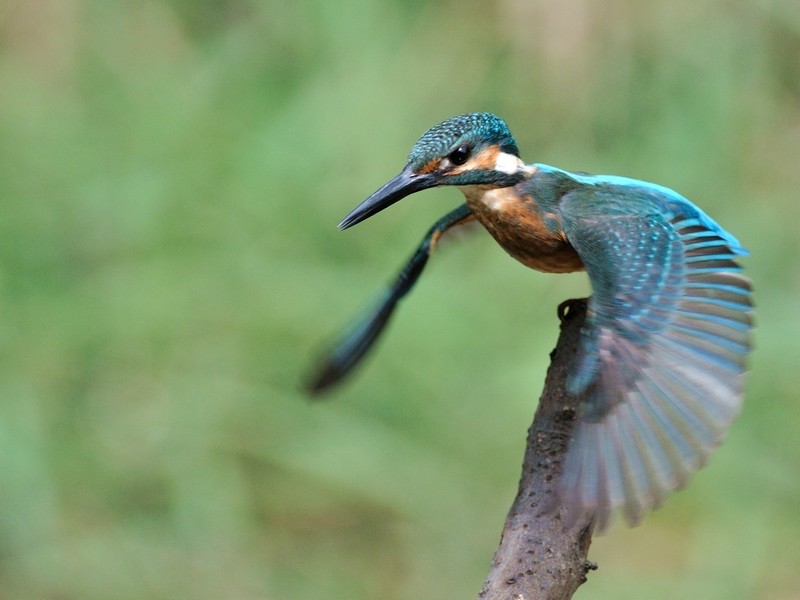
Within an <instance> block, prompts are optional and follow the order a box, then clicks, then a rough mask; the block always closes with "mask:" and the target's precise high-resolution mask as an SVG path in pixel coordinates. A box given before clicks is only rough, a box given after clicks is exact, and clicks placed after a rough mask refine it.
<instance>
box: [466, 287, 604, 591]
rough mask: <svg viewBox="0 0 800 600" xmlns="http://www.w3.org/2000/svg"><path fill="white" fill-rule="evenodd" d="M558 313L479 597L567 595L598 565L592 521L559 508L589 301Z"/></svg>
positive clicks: (561, 308) (567, 304) (568, 305)
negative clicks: (572, 378) (568, 519)
mask: <svg viewBox="0 0 800 600" xmlns="http://www.w3.org/2000/svg"><path fill="white" fill-rule="evenodd" d="M558 312H559V317H560V319H561V334H560V335H559V338H558V343H557V345H556V349H555V350H554V351H553V352H552V353H551V354H550V359H551V363H550V368H549V369H548V371H547V378H546V380H545V386H544V391H543V392H542V397H541V399H540V400H539V406H538V408H537V409H536V415H535V417H534V419H533V424H532V425H531V427H530V429H529V430H528V443H527V447H526V449H525V460H524V462H523V466H522V478H521V479H520V482H519V491H518V492H517V497H516V499H515V500H514V504H513V505H512V506H511V510H510V511H509V513H508V516H507V517H506V523H505V527H504V528H503V535H502V538H501V540H500V546H499V547H498V549H497V552H495V555H494V560H493V561H492V567H491V570H490V571H489V575H488V577H487V579H486V582H485V583H484V585H483V589H482V590H481V592H480V594H478V599H479V600H567V599H569V598H572V595H573V594H574V593H575V590H577V589H578V586H580V585H581V584H582V583H583V582H584V581H586V574H587V573H588V572H589V571H590V570H592V569H596V568H597V566H596V565H595V564H593V563H591V562H589V561H588V560H587V558H586V556H587V553H588V552H589V545H590V544H591V541H592V527H591V526H590V525H589V524H576V526H575V527H573V528H572V529H567V528H565V527H564V525H563V524H562V520H561V514H560V511H559V510H558V507H555V506H552V499H553V498H554V497H555V483H556V482H557V481H558V478H559V477H560V474H561V464H562V462H563V459H564V455H565V452H566V450H567V445H568V442H569V440H570V437H571V433H572V428H573V426H574V422H575V414H576V410H577V404H578V399H576V398H573V397H570V396H569V395H568V394H567V393H566V392H565V391H564V382H565V379H566V375H567V369H568V368H569V366H570V365H571V364H572V358H573V357H574V355H575V352H576V350H577V347H578V342H579V340H580V329H581V326H582V325H583V321H584V318H585V316H586V301H585V300H568V301H567V302H564V303H563V304H561V306H559V310H558Z"/></svg>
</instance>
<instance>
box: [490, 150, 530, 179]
mask: <svg viewBox="0 0 800 600" xmlns="http://www.w3.org/2000/svg"><path fill="white" fill-rule="evenodd" d="M523 164H524V163H523V162H522V160H520V158H519V157H518V156H514V155H513V154H508V153H507V152H501V153H500V154H498V155H497V158H496V159H495V163H494V170H495V171H500V172H501V173H508V174H509V175H512V174H513V173H516V172H517V171H519V168H520V167H521V166H523Z"/></svg>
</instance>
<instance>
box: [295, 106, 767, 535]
mask: <svg viewBox="0 0 800 600" xmlns="http://www.w3.org/2000/svg"><path fill="white" fill-rule="evenodd" d="M438 186H456V187H458V188H459V189H460V190H461V192H462V193H463V194H464V198H465V202H464V204H462V205H460V206H459V207H457V208H456V209H454V210H452V211H451V212H449V213H447V214H446V215H444V216H443V217H442V218H441V219H439V220H438V221H437V222H436V223H435V224H434V225H433V226H432V227H431V228H430V230H429V231H428V232H427V233H426V234H425V236H424V237H423V239H422V242H421V243H420V244H419V246H418V247H417V248H416V251H415V252H414V253H413V254H412V256H411V258H410V260H408V262H407V263H406V264H405V265H404V267H403V268H402V269H401V270H400V272H399V273H398V275H397V277H396V278H395V280H394V281H393V282H392V283H391V284H390V285H389V286H388V288H387V289H386V291H385V292H384V293H383V294H382V295H381V296H380V298H379V301H378V302H377V304H376V305H375V307H374V308H373V309H372V310H371V311H369V312H368V313H367V314H365V315H364V317H363V318H362V319H360V320H358V321H357V322H356V323H355V324H354V325H353V326H352V327H351V328H350V329H348V330H346V331H345V333H344V335H342V336H341V338H339V340H338V342H337V343H336V344H335V345H334V347H333V349H332V351H331V352H330V353H329V354H328V355H327V357H326V358H325V359H324V360H323V361H322V363H321V366H320V368H319V369H318V371H317V372H316V375H315V377H314V378H313V379H312V380H311V381H310V383H309V390H310V391H311V392H313V393H319V392H322V391H324V390H326V389H328V388H329V387H330V386H332V385H334V384H336V383H338V382H339V381H341V380H342V379H343V378H344V377H345V376H346V375H347V374H348V373H349V372H350V371H351V370H352V369H353V367H355V366H356V365H357V364H358V363H359V361H360V360H361V359H362V358H363V357H364V355H365V354H366V353H367V352H368V350H369V349H370V348H371V347H372V346H373V344H374V343H375V341H376V339H377V338H378V337H379V335H380V334H381V332H382V331H383V330H384V328H385V326H386V324H387V323H388V321H389V319H390V317H391V315H392V313H393V312H394V310H395V308H396V306H397V304H398V302H399V301H400V300H401V299H402V298H403V297H404V296H405V295H406V294H408V292H409V291H410V290H411V289H412V287H413V286H414V284H415V283H416V281H417V280H418V278H419V277H420V275H421V273H422V271H423V269H424V267H425V264H426V263H427V261H428V258H429V256H430V254H431V252H432V251H433V250H434V249H435V248H436V246H437V244H438V242H439V240H440V239H441V238H442V236H443V235H444V234H445V233H447V232H450V231H452V230H455V229H457V228H460V227H463V226H464V225H466V224H468V223H470V222H474V221H478V222H479V223H480V224H481V225H483V227H484V228H485V229H486V230H487V231H488V232H489V234H490V235H491V236H492V237H493V238H494V239H495V241H496V242H497V243H498V244H499V245H500V246H501V247H502V248H503V249H504V250H505V251H506V252H507V253H508V254H509V255H511V256H512V257H513V258H515V259H517V260H518V261H520V262H521V263H522V264H524V265H526V266H528V267H530V268H532V269H535V270H537V271H544V272H546V273H569V272H573V271H586V273H587V274H588V276H589V281H590V284H591V288H592V295H591V297H590V298H589V301H588V306H587V313H586V319H585V322H584V324H583V326H582V329H581V334H580V342H579V346H578V350H577V353H576V356H575V359H574V362H573V364H572V365H571V367H570V369H569V371H568V377H567V380H566V390H567V392H568V393H569V394H571V395H573V396H574V397H576V398H577V399H579V403H578V410H577V413H576V416H575V419H576V422H575V427H574V429H573V435H572V439H571V440H570V441H569V444H568V447H567V450H566V456H565V460H564V463H563V472H562V475H561V479H560V481H559V482H558V484H557V486H556V487H557V499H556V504H557V506H559V507H560V508H561V509H563V511H564V515H565V520H566V521H567V522H568V523H572V524H575V523H578V522H581V523H592V524H593V525H594V526H595V528H596V530H602V529H604V528H605V527H606V525H607V524H608V523H609V520H610V518H611V517H612V516H613V515H615V514H617V513H621V514H622V515H623V517H624V518H625V520H626V521H627V522H628V523H629V524H630V525H636V524H638V523H639V522H640V520H641V519H642V517H643V516H644V515H645V514H646V513H647V512H648V511H649V510H651V509H654V508H657V507H658V506H660V505H661V504H662V502H663V501H664V499H665V498H666V496H667V495H668V494H669V493H670V492H672V491H673V490H675V489H678V488H681V487H682V486H684V485H685V484H686V482H687V480H688V478H689V476H690V475H691V474H692V473H693V472H694V471H696V470H697V469H699V468H700V467H702V466H703V464H704V463H705V462H706V460H707V458H708V455H709V453H710V452H711V451H712V450H713V449H714V448H715V447H717V446H718V445H719V444H720V443H721V441H722V439H723V437H724V435H725V433H726V431H727V429H728V428H729V426H730V425H731V423H732V422H733V420H734V419H735V418H736V416H737V415H738V413H739V411H740V408H741V404H742V397H743V385H744V376H745V372H746V359H747V356H748V354H749V353H750V351H751V337H752V313H753V304H752V301H751V292H752V288H751V284H750V281H749V280H748V279H747V278H746V277H745V276H744V275H743V274H742V268H741V266H740V265H739V264H738V263H737V261H736V259H737V257H740V256H746V255H747V251H746V250H745V249H744V248H743V247H742V246H741V244H740V243H739V242H738V241H737V239H736V238H735V237H734V236H733V235H731V234H730V233H728V232H727V231H725V230H724V229H722V227H720V226H719V225H718V224H717V223H716V222H715V221H714V220H712V219H711V217H709V216H708V215H707V214H706V213H704V212H703V211H702V210H701V209H700V208H698V207H697V206H695V205H694V204H693V203H692V202H690V201H689V200H687V199H686V198H684V197H683V196H681V195H680V194H678V193H677V192H675V191H673V190H671V189H669V188H667V187H663V186H661V185H656V184H653V183H648V182H645V181H639V180H636V179H629V178H627V177H620V176H614V175H587V174H584V173H573V172H569V171H565V170H563V169H558V168H556V167H551V166H548V165H545V164H538V163H535V164H526V163H524V162H523V161H522V160H521V159H520V153H519V150H518V148H517V144H516V142H515V141H514V138H513V137H512V135H511V133H510V131H509V129H508V126H507V125H506V123H505V122H504V121H503V120H502V119H501V118H499V117H498V116H496V115H494V114H490V113H485V112H481V113H470V114H465V115H459V116H456V117H453V118H451V119H448V120H447V121H444V122H443V123H440V124H438V125H436V126H434V127H432V128H430V129H429V130H427V131H426V132H425V133H424V134H422V136H421V137H420V138H419V140H418V141H417V142H416V143H415V144H414V146H413V148H412V150H411V153H410V154H409V157H408V160H407V162H406V165H405V167H404V168H403V170H402V171H400V173H399V174H398V175H397V176H396V177H394V178H393V179H392V180H390V181H389V182H388V183H386V184H385V185H384V186H383V187H381V188H380V189H378V190H377V191H376V192H375V193H374V194H372V195H371V196H369V197H368V198H367V199H366V200H364V201H363V202H362V203H361V204H359V205H358V206H357V207H356V208H355V209H353V210H352V211H351V212H350V213H349V214H348V215H347V216H346V217H345V218H344V219H343V220H342V221H341V223H340V224H339V228H340V229H342V230H344V229H347V228H349V227H352V226H353V225H356V224H357V223H360V222H361V221H363V220H365V219H367V218H369V217H371V216H373V215H375V214H377V213H378V212H380V211H382V210H383V209H385V208H387V207H388V206H390V205H392V204H394V203H395V202H397V201H399V200H401V199H403V198H405V197H406V196H409V195H410V194H413V193H415V192H419V191H422V190H425V189H428V188H433V187H438Z"/></svg>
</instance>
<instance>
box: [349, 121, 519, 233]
mask: <svg viewBox="0 0 800 600" xmlns="http://www.w3.org/2000/svg"><path fill="white" fill-rule="evenodd" d="M523 166H524V165H523V163H522V161H521V160H520V158H519V150H518V149H517V144H516V142H515V141H514V138H513V137H511V132H510V131H509V130H508V126H507V125H506V123H505V121H503V120H502V119H501V118H500V117H498V116H496V115H493V114H490V113H470V114H467V115H459V116H457V117H453V118H452V119H448V120H447V121H445V122H444V123H440V124H439V125H436V126H434V127H431V128H430V129H429V130H428V131H426V132H425V133H423V134H422V137H420V138H419V140H417V143H416V144H414V147H413V148H412V149H411V154H409V156H408V162H407V163H406V166H405V167H404V168H403V170H402V171H400V173H399V174H398V175H397V176H396V177H395V178H394V179H392V180H391V181H389V182H388V183H387V184H386V185H384V186H383V187H382V188H380V189H379V190H378V191H376V192H375V193H374V194H372V195H371V196H370V197H369V198H367V199H366V200H364V201H363V202H362V203H361V204H359V205H358V206H357V207H356V208H354V209H353V210H352V211H351V212H350V214H348V215H347V216H346V217H345V218H344V219H342V222H341V223H339V228H340V229H347V228H348V227H352V226H353V225H355V224H356V223H360V222H361V221H363V220H365V219H367V218H369V217H371V216H372V215H374V214H376V213H378V212H380V211H381V210H383V209H384V208H386V207H387V206H391V205H392V204H394V203H395V202H397V201H398V200H401V199H403V198H405V197H406V196H408V195H410V194H413V193H414V192H418V191H420V190H424V189H427V188H432V187H437V186H440V185H456V186H471V185H487V186H491V187H508V186H512V185H516V184H517V183H519V182H520V181H521V180H522V179H523V178H524V173H523V170H522V167H523Z"/></svg>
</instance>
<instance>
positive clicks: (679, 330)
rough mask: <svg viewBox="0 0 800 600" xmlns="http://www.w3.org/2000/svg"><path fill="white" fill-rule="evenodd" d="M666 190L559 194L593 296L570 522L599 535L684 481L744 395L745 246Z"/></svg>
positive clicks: (568, 495)
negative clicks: (613, 519)
mask: <svg viewBox="0 0 800 600" xmlns="http://www.w3.org/2000/svg"><path fill="white" fill-rule="evenodd" d="M659 194H660V192H657V191H653V190H651V189H646V188H642V189H638V188H634V187H629V186H624V187H623V186H619V187H618V186H609V187H605V189H603V190H600V189H591V188H588V189H587V188H582V189H581V190H576V191H574V192H570V193H569V194H567V195H566V196H565V197H564V198H563V199H562V205H561V209H562V218H563V227H564V231H565V232H566V234H567V237H568V239H569V241H570V243H571V244H572V245H573V246H574V247H575V249H576V251H577V252H578V254H579V255H580V257H581V259H582V260H583V262H584V264H585V265H586V270H587V272H588V274H589V278H590V280H591V284H592V291H593V295H592V297H591V299H590V301H589V310H588V313H587V320H586V324H585V325H584V330H583V332H582V335H583V340H582V342H581V347H580V349H579V353H578V356H577V363H576V365H575V367H574V368H573V370H572V372H571V374H570V378H569V379H568V381H567V388H568V391H569V392H570V393H572V394H575V395H578V394H583V400H582V404H581V412H580V415H579V419H578V423H576V428H575V433H574V437H573V440H572V442H571V446H570V448H569V450H568V453H567V457H566V462H565V465H564V471H563V476H562V481H561V484H560V494H559V501H560V502H561V503H562V504H563V505H565V506H566V507H567V509H568V510H567V519H568V520H569V521H571V522H576V521H577V520H579V519H580V520H583V519H584V518H594V521H595V524H596V526H597V528H598V529H600V530H602V529H603V528H605V526H606V525H607V523H608V520H609V517H610V516H611V515H612V513H614V512H616V511H617V510H618V509H621V511H622V512H623V514H624V515H625V517H626V519H627V520H628V522H629V523H631V524H636V523H638V521H639V520H640V519H641V517H642V515H643V514H644V513H645V512H646V511H648V510H649V509H651V508H654V507H657V506H659V505H660V504H661V502H662V501H663V500H664V498H665V497H666V496H667V494H669V492H670V491H672V490H674V489H676V488H679V487H681V486H682V485H684V484H685V483H686V481H687V479H688V477H689V475H690V474H691V473H692V472H693V471H695V470H697V469H698V468H700V467H701V466H702V465H703V463H704V462H705V460H706V458H707V456H708V454H709V452H710V451H711V450H712V449H713V448H714V447H716V446H717V445H718V444H719V443H720V442H721V441H722V438H723V436H724V434H725V431H726V430H727V428H728V427H729V425H730V424H731V422H732V421H733V419H734V418H735V417H736V416H737V414H738V412H739V409H740V406H741V401H742V388H743V375H744V372H745V358H746V356H747V354H748V352H749V351H750V333H751V327H752V322H751V321H752V315H751V310H752V304H751V300H750V290H751V288H750V282H749V281H748V280H747V279H746V278H745V277H743V276H742V275H741V274H740V271H741V268H740V267H739V265H738V264H737V263H736V262H734V258H735V256H736V255H741V254H746V251H745V250H744V249H743V248H741V246H740V245H739V243H738V242H737V241H736V239H735V238H733V236H731V235H730V234H728V233H727V232H725V231H724V230H722V229H721V228H720V227H719V226H718V225H717V224H716V223H715V222H714V221H712V220H711V219H710V218H709V217H708V216H707V215H705V214H704V213H703V212H702V211H700V210H699V209H697V208H696V207H695V206H694V205H692V204H690V203H689V202H688V201H686V200H684V199H683V198H681V197H679V196H677V195H675V196H676V197H672V196H668V197H666V198H659ZM601 196H602V197H601ZM621 197H624V198H626V199H627V200H635V201H631V202H628V201H621V200H620V198H621ZM598 207H602V209H598Z"/></svg>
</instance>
